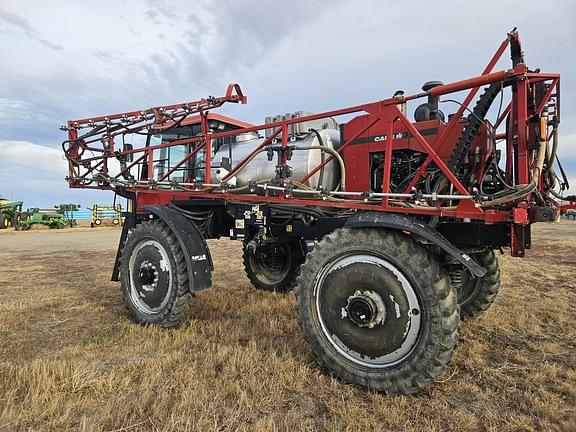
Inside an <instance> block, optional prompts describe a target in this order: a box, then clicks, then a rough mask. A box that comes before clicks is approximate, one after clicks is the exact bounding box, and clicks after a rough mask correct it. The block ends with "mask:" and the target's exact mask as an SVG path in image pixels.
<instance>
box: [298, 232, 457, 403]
mask: <svg viewBox="0 0 576 432" xmlns="http://www.w3.org/2000/svg"><path fill="white" fill-rule="evenodd" d="M296 296H297V309H298V316H299V321H300V325H301V327H302V329H303V332H304V337H305V339H306V341H307V342H308V343H309V344H310V347H311V348H312V351H313V352H314V354H315V356H316V358H317V360H318V361H319V363H320V364H321V365H322V366H324V367H326V368H327V369H329V370H330V371H332V372H333V373H334V374H335V375H337V376H338V377H340V378H341V379H343V380H344V381H347V382H350V383H353V384H357V385H360V386H363V387H368V388H371V389H375V390H378V391H382V392H385V393H388V394H409V393H415V392H417V391H419V390H420V389H422V388H423V387H425V386H427V385H429V384H431V383H433V382H434V381H435V379H436V378H437V377H438V376H440V374H442V372H443V371H444V370H445V369H446V366H447V364H448V362H449V361H450V359H451V358H452V353H453V351H454V347H455V346H456V343H457V341H458V326H459V321H460V320H459V310H458V303H457V300H456V292H455V290H454V289H453V288H452V287H451V285H450V279H449V277H448V275H447V274H446V273H445V272H443V271H442V269H441V268H440V264H439V260H438V259H437V258H436V257H435V256H434V255H432V253H430V252H429V251H428V250H427V249H425V248H424V247H423V246H422V245H420V244H418V243H416V242H415V241H414V240H413V239H412V238H410V237H407V236H404V235H402V234H399V233H396V232H388V231H383V230H378V229H348V228H342V229H338V230H336V231H334V232H332V233H331V234H330V235H327V236H325V237H324V238H323V239H322V241H320V242H319V243H318V244H317V245H316V247H315V248H314V250H313V251H312V252H310V253H309V254H308V256H307V258H306V262H305V263H304V264H303V265H302V272H301V275H300V277H299V279H298V287H297V288H296Z"/></svg>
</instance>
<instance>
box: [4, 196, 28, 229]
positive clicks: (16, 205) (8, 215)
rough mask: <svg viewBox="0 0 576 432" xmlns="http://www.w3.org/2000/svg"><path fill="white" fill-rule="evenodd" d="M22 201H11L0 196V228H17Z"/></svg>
mask: <svg viewBox="0 0 576 432" xmlns="http://www.w3.org/2000/svg"><path fill="white" fill-rule="evenodd" d="M22 204H23V203H22V201H11V200H9V199H7V198H2V197H0V229H7V228H10V227H14V228H16V229H18V228H19V224H20V213H21V212H22Z"/></svg>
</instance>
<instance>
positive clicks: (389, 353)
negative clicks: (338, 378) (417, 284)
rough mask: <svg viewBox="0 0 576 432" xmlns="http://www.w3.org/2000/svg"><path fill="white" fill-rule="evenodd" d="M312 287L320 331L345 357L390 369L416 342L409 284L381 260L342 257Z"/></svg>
mask: <svg viewBox="0 0 576 432" xmlns="http://www.w3.org/2000/svg"><path fill="white" fill-rule="evenodd" d="M313 288H314V299H315V313H316V319H317V321H318V324H319V327H320V330H321V332H322V335H323V337H324V338H325V339H326V340H327V341H328V342H329V344H330V346H331V348H332V349H334V350H335V351H336V352H337V353H339V354H340V355H341V356H343V357H344V358H345V359H347V360H348V361H350V362H352V363H354V364H356V365H359V366H361V367H365V368H372V369H373V368H389V367H393V366H395V365H398V364H399V363H401V362H403V361H404V360H405V359H406V358H408V356H409V355H410V354H411V353H412V351H413V350H414V348H415V347H416V345H417V343H418V340H419V337H420V330H421V322H422V311H423V310H422V307H421V305H420V302H419V299H418V296H417V294H416V291H415V290H414V287H413V285H412V283H411V282H410V281H409V280H408V279H407V278H406V276H404V275H403V274H402V272H400V270H399V269H398V268H397V267H396V266H394V265H393V264H392V263H390V262H389V261H387V260H386V259H384V258H382V257H380V256H376V255H368V254H353V255H346V256H342V257H340V258H338V259H336V260H334V261H332V262H331V263H329V264H327V265H326V266H324V267H323V268H322V269H321V271H320V272H319V273H318V276H317V277H316V279H315V281H314V287H313Z"/></svg>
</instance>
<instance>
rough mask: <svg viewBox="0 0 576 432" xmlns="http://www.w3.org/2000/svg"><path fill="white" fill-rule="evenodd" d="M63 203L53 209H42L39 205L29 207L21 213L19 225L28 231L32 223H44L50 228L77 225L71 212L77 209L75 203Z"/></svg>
mask: <svg viewBox="0 0 576 432" xmlns="http://www.w3.org/2000/svg"><path fill="white" fill-rule="evenodd" d="M72 206H73V207H71V205H70V204H63V205H60V206H54V208H51V209H42V208H38V207H34V208H29V209H28V210H27V211H26V212H22V213H21V214H20V223H19V227H20V229H21V230H23V231H26V230H29V229H30V228H32V225H43V226H47V227H48V228H56V229H61V228H66V227H70V228H72V227H73V226H75V225H76V220H75V219H73V218H72V214H71V212H72V211H74V210H76V209H77V206H76V205H75V204H73V205H72Z"/></svg>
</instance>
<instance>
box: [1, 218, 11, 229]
mask: <svg viewBox="0 0 576 432" xmlns="http://www.w3.org/2000/svg"><path fill="white" fill-rule="evenodd" d="M8 221H9V219H8V215H6V214H0V229H6V228H8Z"/></svg>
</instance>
